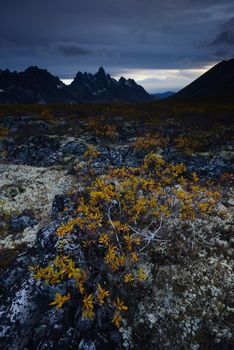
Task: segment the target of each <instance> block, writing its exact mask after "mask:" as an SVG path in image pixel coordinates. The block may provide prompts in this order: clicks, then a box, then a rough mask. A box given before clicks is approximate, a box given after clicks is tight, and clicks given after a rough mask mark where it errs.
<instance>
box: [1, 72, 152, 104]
mask: <svg viewBox="0 0 234 350" xmlns="http://www.w3.org/2000/svg"><path fill="white" fill-rule="evenodd" d="M151 100H152V97H151V96H150V95H149V94H148V93H147V92H146V91H145V90H144V88H143V87H142V86H140V85H138V84H137V83H136V82H135V81H134V80H133V79H125V78H123V77H121V78H120V79H119V81H118V80H116V79H114V78H111V77H110V75H109V74H106V72H105V70H104V68H103V67H101V68H99V70H98V72H97V73H96V74H94V75H93V74H90V73H81V72H78V73H77V75H76V77H75V79H74V80H73V81H72V83H71V84H70V85H68V86H67V85H65V84H64V83H63V82H62V81H61V80H60V79H59V78H58V77H55V76H54V75H52V74H51V73H49V72H48V71H47V70H46V69H40V68H38V67H29V68H27V69H26V70H25V71H23V72H19V73H18V72H10V71H9V70H4V71H2V70H0V103H1V104H6V103H9V104H17V103H18V104H30V103H38V104H39V103H41V104H47V103H51V104H53V103H55V104H56V103H61V104H66V103H83V102H144V101H151Z"/></svg>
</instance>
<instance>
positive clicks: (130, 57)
mask: <svg viewBox="0 0 234 350" xmlns="http://www.w3.org/2000/svg"><path fill="white" fill-rule="evenodd" d="M231 57H234V1H233V0H160V1H159V0H40V1H37V0H6V1H4V0H1V2H0V69H5V68H9V69H10V70H22V69H25V68H27V67H28V66H30V65H38V66H39V67H41V68H47V69H48V70H49V71H50V72H51V73H53V74H55V75H57V76H59V77H60V78H61V79H71V78H72V77H74V75H75V74H76V73H77V71H78V70H81V71H88V72H92V73H95V72H96V71H97V70H98V68H99V66H103V67H104V68H105V70H106V71H107V72H109V73H110V74H111V75H112V76H114V77H116V78H119V77H120V76H121V75H123V76H125V77H127V78H128V77H132V78H134V79H136V80H137V81H138V82H140V83H141V84H142V85H143V86H144V87H145V88H146V89H147V90H148V91H150V92H160V91H165V90H178V89H180V88H181V87H183V86H185V85H187V84H188V83H189V82H191V81H192V80H193V79H194V78H196V77H198V76H199V75H200V74H202V73H203V72H204V71H205V70H206V69H208V68H209V67H210V66H212V65H213V64H215V63H217V62H218V61H220V60H223V59H229V58H231Z"/></svg>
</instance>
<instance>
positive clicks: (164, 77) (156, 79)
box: [61, 65, 213, 94]
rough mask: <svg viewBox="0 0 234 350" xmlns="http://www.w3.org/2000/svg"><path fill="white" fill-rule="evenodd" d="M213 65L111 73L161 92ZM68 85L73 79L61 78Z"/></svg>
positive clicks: (178, 87) (177, 86)
mask: <svg viewBox="0 0 234 350" xmlns="http://www.w3.org/2000/svg"><path fill="white" fill-rule="evenodd" d="M212 66H213V65H207V66H204V67H202V68H196V69H124V70H122V71H120V73H118V74H113V75H112V74H111V76H112V77H113V78H115V79H117V80H119V78H120V77H121V76H123V77H125V78H126V79H129V78H131V79H134V80H135V81H136V82H137V83H138V84H140V85H142V86H143V87H144V89H145V90H146V91H147V92H149V93H151V94H152V93H161V92H165V91H175V92H176V91H179V90H181V89H182V88H184V87H185V86H187V85H188V84H190V83H191V82H192V81H194V80H195V79H197V78H198V77H199V76H200V75H202V74H204V73H205V72H206V71H207V70H209V69H210V68H211V67H212ZM61 81H62V82H63V83H64V84H66V85H69V84H71V82H72V81H73V79H61Z"/></svg>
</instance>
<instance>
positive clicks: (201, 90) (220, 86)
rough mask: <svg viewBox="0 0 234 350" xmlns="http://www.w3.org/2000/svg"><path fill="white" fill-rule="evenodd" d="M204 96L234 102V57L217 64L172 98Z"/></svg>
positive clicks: (183, 98)
mask: <svg viewBox="0 0 234 350" xmlns="http://www.w3.org/2000/svg"><path fill="white" fill-rule="evenodd" d="M202 98H211V99H222V100H226V101H231V102H234V59H231V60H228V61H222V62H220V63H218V64H216V65H215V66H214V67H212V68H211V69H209V70H208V71H207V72H206V73H204V74H203V75H201V76H200V77H199V78H198V79H196V80H195V81H193V82H192V83H191V84H189V85H188V86H186V87H185V88H183V89H182V90H180V91H179V92H177V93H176V94H175V95H173V96H172V97H171V98H170V99H171V100H175V101H176V100H177V101H179V100H196V99H202Z"/></svg>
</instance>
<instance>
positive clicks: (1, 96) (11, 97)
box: [0, 67, 75, 104]
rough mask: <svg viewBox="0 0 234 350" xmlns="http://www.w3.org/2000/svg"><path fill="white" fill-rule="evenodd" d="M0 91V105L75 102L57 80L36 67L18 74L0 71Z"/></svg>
mask: <svg viewBox="0 0 234 350" xmlns="http://www.w3.org/2000/svg"><path fill="white" fill-rule="evenodd" d="M0 90H1V91H0V103H19V104H21V103H25V104H28V103H42V104H43V103H71V102H75V100H74V99H73V97H72V96H71V95H70V93H69V91H68V90H67V89H66V86H65V85H64V84H63V83H62V82H61V81H60V80H59V78H57V77H55V76H53V75H52V74H50V73H49V72H48V71H47V70H46V69H39V68H38V67H29V68H27V69H26V70H25V71H24V72H19V73H17V72H10V71H9V70H5V71H0Z"/></svg>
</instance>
